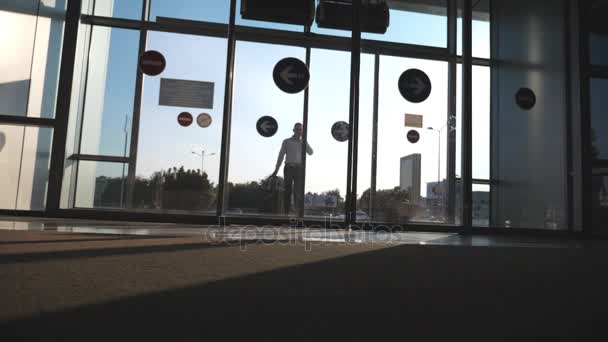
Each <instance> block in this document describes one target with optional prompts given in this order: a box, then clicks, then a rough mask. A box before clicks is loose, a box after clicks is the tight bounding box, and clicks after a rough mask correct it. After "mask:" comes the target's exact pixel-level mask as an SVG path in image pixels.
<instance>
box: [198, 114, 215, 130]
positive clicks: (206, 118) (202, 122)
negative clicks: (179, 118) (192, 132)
mask: <svg viewBox="0 0 608 342" xmlns="http://www.w3.org/2000/svg"><path fill="white" fill-rule="evenodd" d="M212 122H213V120H212V119H211V115H209V114H207V113H202V114H199V116H197V117H196V123H197V124H198V125H199V126H201V127H202V128H207V127H209V126H211V123H212Z"/></svg>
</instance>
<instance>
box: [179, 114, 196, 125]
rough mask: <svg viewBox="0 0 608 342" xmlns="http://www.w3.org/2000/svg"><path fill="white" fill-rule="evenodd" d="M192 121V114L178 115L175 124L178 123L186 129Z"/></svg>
mask: <svg viewBox="0 0 608 342" xmlns="http://www.w3.org/2000/svg"><path fill="white" fill-rule="evenodd" d="M193 121H194V118H193V117H192V114H190V113H188V112H183V113H180V114H179V115H178V116H177V123H179V124H180V125H181V126H183V127H188V126H190V125H192V122H193Z"/></svg>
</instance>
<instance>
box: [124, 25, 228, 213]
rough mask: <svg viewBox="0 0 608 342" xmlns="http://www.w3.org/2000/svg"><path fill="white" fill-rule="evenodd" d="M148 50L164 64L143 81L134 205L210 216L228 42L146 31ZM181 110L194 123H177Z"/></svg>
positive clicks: (214, 194)
mask: <svg viewBox="0 0 608 342" xmlns="http://www.w3.org/2000/svg"><path fill="white" fill-rule="evenodd" d="M147 49H148V50H154V51H159V52H160V53H162V54H163V55H164V57H165V59H166V61H167V67H166V69H165V70H164V71H163V73H162V74H161V75H159V76H144V87H143V94H142V108H141V115H140V123H139V141H138V151H137V164H136V178H135V184H134V203H133V207H134V208H138V209H148V210H149V209H155V210H163V211H167V210H185V211H196V212H198V213H207V214H213V215H215V210H216V208H217V200H216V199H217V184H218V182H219V167H220V152H221V142H222V122H223V116H224V89H225V80H226V71H225V64H226V53H227V40H226V39H225V38H215V37H206V36H192V35H185V34H176V33H165V32H149V34H148V44H147ZM201 56H203V57H202V58H201ZM201 89H206V91H205V94H206V95H205V96H206V98H205V99H204V100H200V99H201V98H202V96H203V95H202V94H203V92H202V91H201ZM181 113H190V115H191V116H192V119H193V122H192V123H191V124H190V125H188V126H186V127H184V126H182V125H181V124H180V123H179V122H178V115H180V114H181ZM203 117H205V118H208V119H210V120H209V121H208V122H202V121H201V122H199V121H200V119H201V118H203ZM159 182H160V184H158V183H159Z"/></svg>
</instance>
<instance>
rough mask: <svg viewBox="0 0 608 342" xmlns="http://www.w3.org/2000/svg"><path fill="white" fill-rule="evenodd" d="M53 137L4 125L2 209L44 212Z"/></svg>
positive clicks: (0, 127) (0, 134)
mask: <svg viewBox="0 0 608 342" xmlns="http://www.w3.org/2000/svg"><path fill="white" fill-rule="evenodd" d="M52 134H53V130H52V129H51V128H38V127H27V126H17V125H4V124H0V174H1V175H2V177H0V189H2V196H0V209H9V210H44V208H45V201H46V188H47V183H48V173H49V162H50V149H51V141H52Z"/></svg>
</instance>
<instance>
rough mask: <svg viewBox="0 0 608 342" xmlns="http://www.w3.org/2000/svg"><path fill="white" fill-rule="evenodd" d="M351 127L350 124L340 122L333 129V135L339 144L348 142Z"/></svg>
mask: <svg viewBox="0 0 608 342" xmlns="http://www.w3.org/2000/svg"><path fill="white" fill-rule="evenodd" d="M349 133H350V127H349V125H348V122H344V121H338V122H336V123H335V124H334V125H333V126H332V127H331V135H332V136H333V137H334V139H336V140H337V141H339V142H345V141H347V140H348V136H349Z"/></svg>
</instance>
